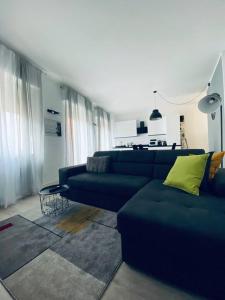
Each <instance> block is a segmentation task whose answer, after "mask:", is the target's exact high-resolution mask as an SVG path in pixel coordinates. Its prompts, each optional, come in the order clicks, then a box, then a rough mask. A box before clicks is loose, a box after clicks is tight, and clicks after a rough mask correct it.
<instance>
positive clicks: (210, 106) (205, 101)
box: [198, 93, 223, 166]
mask: <svg viewBox="0 0 225 300" xmlns="http://www.w3.org/2000/svg"><path fill="white" fill-rule="evenodd" d="M198 109H199V110H200V111H201V112H203V113H206V114H210V115H211V118H212V120H215V117H216V111H217V110H218V109H220V145H221V151H223V105H222V98H221V96H220V95H219V94H217V93H213V94H210V95H207V96H205V97H204V98H202V99H201V100H200V101H199V103H198ZM221 165H222V166H223V162H222V164H221Z"/></svg>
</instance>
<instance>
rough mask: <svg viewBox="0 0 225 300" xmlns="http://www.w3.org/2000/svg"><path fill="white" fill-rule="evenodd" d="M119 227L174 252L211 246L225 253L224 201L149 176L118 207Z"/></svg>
mask: <svg viewBox="0 0 225 300" xmlns="http://www.w3.org/2000/svg"><path fill="white" fill-rule="evenodd" d="M118 229H119V231H120V232H121V233H122V234H127V235H130V236H137V237H138V238H143V239H145V240H146V241H149V242H150V243H152V245H154V246H156V245H158V247H159V248H161V249H163V248H165V249H167V250H168V251H172V252H174V253H176V255H183V254H184V253H181V252H189V254H190V253H192V255H193V253H196V254H197V252H198V250H199V253H201V252H202V251H203V252H202V254H201V255H203V256H204V254H206V253H208V254H210V251H211V250H212V249H211V250H209V249H210V247H214V250H215V249H216V251H218V252H222V251H224V253H225V201H224V200H222V199H221V198H218V197H215V196H213V195H211V194H206V193H205V194H202V195H200V196H199V197H196V196H193V195H190V194H187V193H185V192H183V191H180V190H177V189H174V188H171V187H167V186H164V185H163V184H162V181H161V180H152V181H151V182H149V183H148V184H147V185H145V187H143V188H142V189H141V190H140V191H139V192H138V193H136V194H135V195H134V196H133V197H132V199H130V200H129V201H128V202H127V203H126V204H125V205H124V206H123V207H122V208H121V209H120V211H119V213H118ZM192 250H193V251H192ZM218 252H217V254H218ZM211 254H212V255H215V254H216V252H215V251H214V252H213V251H212V253H211ZM224 257H225V256H224Z"/></svg>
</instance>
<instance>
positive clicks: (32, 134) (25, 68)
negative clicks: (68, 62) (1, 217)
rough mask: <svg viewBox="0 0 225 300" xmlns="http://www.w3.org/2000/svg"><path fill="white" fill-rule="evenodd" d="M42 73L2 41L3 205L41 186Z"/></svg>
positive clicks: (0, 201) (0, 177) (0, 131)
mask: <svg viewBox="0 0 225 300" xmlns="http://www.w3.org/2000/svg"><path fill="white" fill-rule="evenodd" d="M42 107H43V106H42V97H41V72H40V71H39V70H38V69H36V68H35V67H33V66H32V65H31V64H29V63H28V62H27V61H25V60H24V59H23V58H21V57H20V56H19V55H17V54H16V53H14V52H13V51H12V50H10V49H8V48H7V47H5V46H4V45H3V44H1V43H0V206H4V207H7V206H8V205H9V204H12V203H15V201H16V200H17V199H19V198H22V197H24V196H27V195H31V194H35V193H37V192H38V191H39V189H40V186H41V176H42V164H43V111H42Z"/></svg>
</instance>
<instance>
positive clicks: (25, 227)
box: [0, 215, 60, 279]
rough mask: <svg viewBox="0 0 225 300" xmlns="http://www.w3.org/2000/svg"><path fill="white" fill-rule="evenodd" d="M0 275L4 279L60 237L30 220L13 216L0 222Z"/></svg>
mask: <svg viewBox="0 0 225 300" xmlns="http://www.w3.org/2000/svg"><path fill="white" fill-rule="evenodd" d="M7 224H11V227H8V228H6V229H4V230H2V231H0V277H1V279H4V278H6V277H8V276H9V275H10V274H12V273H14V272H15V271H16V270H18V269H19V268H21V267H22V266H23V265H25V264H26V263H28V262H29V261H31V260H32V259H34V258H35V257H36V256H37V255H39V254H40V253H42V252H43V251H45V250H46V249H48V248H49V247H50V246H51V245H52V244H54V243H55V242H57V241H58V240H60V238H59V237H58V236H57V235H55V234H54V233H51V232H50V231H49V230H46V229H44V228H42V227H40V226H37V225H35V224H34V223H32V222H31V221H29V220H27V219H25V218H23V217H21V216H19V215H18V216H14V217H11V218H9V219H6V220H4V221H1V222H0V227H4V226H5V225H7Z"/></svg>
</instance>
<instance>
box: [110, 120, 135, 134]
mask: <svg viewBox="0 0 225 300" xmlns="http://www.w3.org/2000/svg"><path fill="white" fill-rule="evenodd" d="M132 136H137V121H136V120H130V121H119V122H115V129H114V137H115V138H125V137H132Z"/></svg>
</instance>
